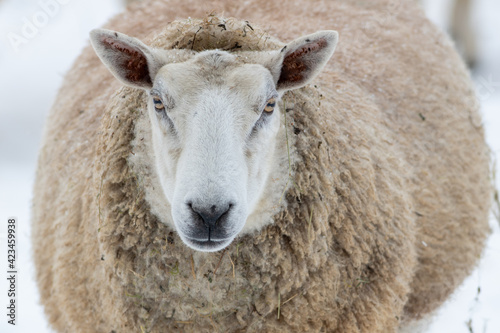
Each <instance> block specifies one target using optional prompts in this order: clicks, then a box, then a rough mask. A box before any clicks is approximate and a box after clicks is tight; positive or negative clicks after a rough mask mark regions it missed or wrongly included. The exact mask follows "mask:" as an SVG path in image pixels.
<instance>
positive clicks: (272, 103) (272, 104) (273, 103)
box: [264, 98, 276, 113]
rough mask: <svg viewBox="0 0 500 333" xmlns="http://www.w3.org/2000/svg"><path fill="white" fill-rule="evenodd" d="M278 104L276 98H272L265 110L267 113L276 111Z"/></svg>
mask: <svg viewBox="0 0 500 333" xmlns="http://www.w3.org/2000/svg"><path fill="white" fill-rule="evenodd" d="M275 106H276V99H275V98H271V99H269V100H268V101H267V104H266V107H265V108H264V111H265V112H267V113H271V112H273V111H274V107H275Z"/></svg>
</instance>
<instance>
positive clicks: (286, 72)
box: [278, 38, 327, 84]
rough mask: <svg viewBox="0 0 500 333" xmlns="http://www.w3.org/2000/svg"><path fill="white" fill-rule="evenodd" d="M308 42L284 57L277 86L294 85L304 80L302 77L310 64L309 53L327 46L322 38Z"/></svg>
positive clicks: (306, 72)
mask: <svg viewBox="0 0 500 333" xmlns="http://www.w3.org/2000/svg"><path fill="white" fill-rule="evenodd" d="M306 42H308V43H307V44H305V45H304V46H302V47H299V48H298V49H297V50H295V51H293V52H292V53H290V54H288V55H286V57H285V59H284V60H283V67H282V68H281V75H280V78H279V80H278V84H280V83H285V82H291V83H296V82H300V81H303V80H304V75H307V74H308V72H309V66H308V65H309V63H310V62H311V59H310V53H315V52H316V51H318V50H321V49H323V48H324V47H325V46H326V45H327V41H326V39H324V38H321V39H318V40H315V41H313V42H309V41H307V40H306Z"/></svg>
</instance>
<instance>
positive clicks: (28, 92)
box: [0, 0, 500, 333]
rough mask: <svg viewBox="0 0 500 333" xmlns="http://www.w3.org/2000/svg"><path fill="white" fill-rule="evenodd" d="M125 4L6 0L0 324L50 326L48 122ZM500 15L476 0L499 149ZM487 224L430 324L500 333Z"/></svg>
mask: <svg viewBox="0 0 500 333" xmlns="http://www.w3.org/2000/svg"><path fill="white" fill-rule="evenodd" d="M50 3H51V4H52V5H49V4H50ZM54 4H56V5H54ZM449 4H450V0H432V1H431V0H427V1H426V9H427V12H428V14H429V17H430V18H431V19H432V20H433V21H435V22H436V23H437V24H438V25H439V26H441V27H445V25H446V21H447V20H446V17H447V16H446V12H447V10H448V8H449ZM97 8H98V10H97ZM122 8H123V4H122V1H121V0H108V1H99V0H86V1H83V0H41V1H37V0H25V1H19V0H0V92H1V93H0V101H1V107H0V220H1V222H0V228H1V229H0V243H1V244H0V258H2V260H0V271H1V272H5V271H6V262H5V260H6V258H5V253H6V242H5V233H6V223H7V218H8V217H11V216H14V217H16V218H17V219H18V233H17V236H18V266H19V270H18V271H19V281H18V284H17V289H18V291H19V294H18V299H17V302H18V303H17V305H18V309H17V315H18V317H17V320H18V321H17V325H16V326H15V327H13V326H11V325H8V324H7V323H6V322H7V318H6V306H7V295H6V290H7V280H6V278H4V277H3V276H4V273H1V276H2V277H1V278H0V309H3V310H1V311H0V332H5V333H9V332H15V333H21V332H40V333H43V332H51V330H50V329H49V328H48V326H47V321H46V320H45V318H44V316H43V312H42V309H41V307H40V306H39V305H38V292H37V290H36V286H35V283H34V279H33V277H34V269H33V264H32V260H31V257H30V254H31V245H30V238H29V235H30V226H29V223H30V205H31V195H32V194H31V187H32V184H33V180H34V170H35V162H36V154H37V150H38V145H39V140H40V136H41V129H42V124H43V122H44V118H45V116H46V114H47V112H48V110H49V108H50V106H51V104H52V102H53V100H54V97H55V94H56V92H57V89H58V87H59V85H60V84H61V81H62V78H63V75H64V73H65V72H66V71H67V70H68V69H69V67H70V66H71V63H72V62H73V60H74V59H75V58H76V56H77V55H78V54H79V53H80V51H81V49H82V48H83V46H84V45H85V44H86V43H87V36H88V31H89V30H90V29H92V28H95V27H98V26H100V25H102V24H103V23H104V22H105V21H106V20H107V19H108V18H109V17H111V16H112V15H114V14H116V13H118V12H119V11H121V10H122ZM44 13H46V14H44ZM47 13H48V14H47ZM498 14H500V1H498V0H477V1H475V7H474V22H475V27H476V29H477V33H478V41H479V51H480V62H479V66H478V68H477V70H476V71H475V72H474V74H473V77H474V80H475V82H476V89H477V91H478V95H479V98H480V100H481V103H482V113H483V116H484V123H485V126H486V130H487V140H488V142H489V144H490V145H491V147H492V150H493V151H494V152H495V153H496V154H497V155H499V156H500V127H499V126H500V60H499V59H500V38H499V37H498V31H500V20H499V19H498ZM35 24H36V25H35ZM23 29H24V31H23ZM11 32H13V33H16V34H17V35H18V36H21V37H22V38H23V39H19V38H16V37H13V35H12V34H10V35H9V33H11ZM12 41H14V42H13V43H12ZM499 164H500V162H499ZM497 174H498V172H497ZM499 185H500V184H499ZM491 227H492V229H493V234H492V236H491V238H490V239H489V242H488V245H487V248H486V251H485V253H484V257H483V259H482V260H481V263H480V265H479V267H478V268H477V269H476V270H475V271H474V273H473V274H472V275H471V276H470V277H469V278H468V279H467V280H466V281H465V283H464V284H463V285H462V286H461V287H460V288H459V289H458V290H457V292H456V293H455V294H454V295H453V297H452V298H451V299H450V300H449V301H448V302H447V303H446V304H445V305H444V306H443V307H442V308H441V309H440V310H439V311H438V312H437V314H436V317H435V319H434V321H433V323H432V325H431V326H430V328H429V330H428V332H431V333H447V332H453V333H455V332H456V333H468V332H469V333H470V332H474V333H498V332H500V316H499V314H500V228H499V223H498V222H497V221H495V220H494V219H493V218H492V219H491Z"/></svg>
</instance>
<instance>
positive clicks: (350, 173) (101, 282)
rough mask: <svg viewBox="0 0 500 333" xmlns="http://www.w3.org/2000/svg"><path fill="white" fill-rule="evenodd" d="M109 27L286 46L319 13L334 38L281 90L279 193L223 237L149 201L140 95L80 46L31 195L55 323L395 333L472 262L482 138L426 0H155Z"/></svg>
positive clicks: (156, 35)
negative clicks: (210, 239)
mask: <svg viewBox="0 0 500 333" xmlns="http://www.w3.org/2000/svg"><path fill="white" fill-rule="evenodd" d="M215 12H219V13H224V16H225V17H236V18H237V19H224V18H222V17H220V16H217V15H215V14H214V13H215ZM207 14H209V15H207ZM188 17H193V18H204V19H202V20H198V19H187V20H186V18H188ZM175 19H183V20H182V21H175V22H173V21H174V20H175ZM240 19H241V20H240ZM259 27H260V28H259ZM106 28H109V29H113V30H116V31H120V32H123V33H126V34H129V35H131V36H135V37H138V38H140V39H143V40H145V41H146V43H148V44H150V45H153V46H155V47H159V48H166V49H167V48H188V49H193V50H197V51H201V50H204V49H213V48H218V49H223V50H227V51H230V52H239V51H245V50H274V49H280V48H281V47H282V46H283V45H284V43H285V42H288V41H290V40H292V39H294V38H296V37H298V36H301V35H305V34H307V33H312V32H314V31H317V30H325V29H332V30H337V31H339V34H340V42H339V46H338V48H337V51H336V53H335V54H334V56H333V57H332V59H331V60H330V62H329V64H328V65H327V66H326V68H325V69H324V71H323V73H322V74H321V75H320V76H319V77H318V78H317V79H316V80H315V81H314V82H313V84H312V85H310V86H307V87H305V88H302V89H299V90H296V91H293V92H290V93H287V94H286V95H285V97H284V103H283V107H282V110H283V111H285V109H286V110H287V113H286V116H287V128H288V135H290V136H292V138H291V139H290V142H293V146H292V147H291V152H292V155H293V161H294V163H293V166H292V169H293V179H294V183H295V184H296V185H295V186H291V187H290V189H289V190H288V191H287V192H286V194H285V197H284V200H286V203H287V204H286V207H285V208H283V210H282V211H281V212H280V213H278V214H277V215H276V216H275V218H274V220H275V221H274V224H272V225H269V226H267V227H265V228H264V229H263V230H261V231H259V232H256V233H254V234H251V235H245V236H242V237H239V238H237V239H236V240H235V241H234V242H233V244H232V245H230V246H229V247H228V248H227V249H226V250H224V251H223V252H218V253H199V252H194V251H192V250H191V249H189V248H187V247H186V246H185V245H184V244H183V243H182V241H181V240H180V239H179V237H178V236H177V235H176V233H175V231H173V230H171V229H170V228H168V227H167V226H165V225H163V224H162V223H160V222H159V221H158V218H157V217H156V216H154V215H153V214H152V213H151V212H150V209H149V206H148V203H147V202H146V200H145V195H144V187H143V184H144V179H143V178H142V177H143V175H141V174H137V173H136V172H135V170H134V169H133V168H132V167H131V166H130V163H129V159H130V157H131V156H132V155H133V154H134V146H133V145H132V142H133V141H134V140H141V138H137V137H136V131H135V125H136V122H137V119H139V118H140V117H141V116H144V115H145V114H146V104H145V103H146V96H145V93H143V92H141V91H139V90H135V89H132V88H120V83H119V82H118V81H117V80H116V79H114V78H113V77H112V76H111V74H109V73H108V71H107V70H106V69H105V68H104V66H103V65H102V64H101V63H100V61H99V59H98V58H97V56H96V55H95V54H94V52H93V50H91V49H90V48H89V47H87V48H86V49H85V50H84V51H83V53H82V55H81V56H80V57H79V58H78V59H77V61H76V62H75V65H74V66H73V68H72V69H71V71H70V72H69V73H68V74H67V76H66V78H65V81H64V84H63V87H62V88H61V90H60V92H59V95H58V98H57V100H56V103H55V104H54V107H53V109H52V111H51V113H50V115H49V119H48V121H47V124H46V127H45V133H44V142H43V146H42V150H41V153H40V159H39V167H38V171H37V181H36V184H35V194H34V197H35V198H36V199H35V200H34V207H33V221H34V222H33V241H34V251H35V262H36V265H37V278H38V282H39V287H40V290H41V298H42V303H43V304H44V306H45V309H46V313H47V315H48V316H49V320H50V322H51V324H52V325H53V326H54V328H56V329H57V330H58V331H60V332H96V331H98V332H101V331H102V332H112V331H115V332H127V331H134V332H141V330H142V331H144V332H165V331H168V332H169V331H174V330H175V329H182V330H183V331H186V332H208V331H213V330H216V331H221V332H232V331H249V332H253V331H264V332H276V331H290V332H306V331H313V332H319V331H325V332H390V331H395V330H397V328H398V327H399V326H400V325H402V324H404V323H405V321H407V320H411V319H415V318H420V317H422V316H423V315H425V314H428V313H429V312H431V311H433V310H434V309H436V308H437V307H438V306H439V305H440V304H441V303H442V302H443V301H444V300H445V299H446V298H447V297H448V296H449V294H450V293H451V292H452V291H453V290H454V289H455V288H456V286H457V285H459V284H460V283H461V282H462V281H463V279H464V278H465V277H466V276H467V275H468V274H469V273H470V271H471V270H472V269H473V267H474V264H475V262H476V261H477V259H478V258H479V256H480V254H481V250H482V248H483V245H484V240H485V238H486V236H487V233H488V227H487V215H488V208H489V195H490V192H489V190H490V185H489V177H488V175H489V169H488V162H489V157H488V149H487V147H486V145H485V143H484V133H483V128H482V126H481V120H480V118H479V115H478V110H477V108H478V106H477V103H476V100H475V97H474V93H473V90H472V87H471V84H470V79H469V78H468V75H467V72H466V69H465V67H464V65H463V63H462V62H461V61H460V59H459V57H458V55H457V54H456V52H455V51H454V50H453V49H452V45H451V42H450V41H449V39H448V38H447V37H445V36H444V35H443V34H442V33H441V32H439V31H437V29H436V28H435V27H433V26H432V25H431V24H430V23H429V22H428V21H427V20H426V19H425V18H424V15H423V13H422V12H421V11H420V9H418V8H417V7H416V6H415V5H414V4H413V2H410V1H409V2H394V1H370V2H360V1H341V0H336V1H300V2H299V1H287V0H285V1H280V2H272V1H252V0H250V1H246V2H245V3H237V2H234V1H205V2H203V3H199V2H198V1H193V0H183V1H181V0H172V1H146V2H141V3H137V4H134V5H133V6H131V7H130V8H129V9H128V10H127V11H126V12H125V13H123V14H120V15H118V16H117V17H116V18H114V19H113V20H111V21H110V23H109V24H108V25H106Z"/></svg>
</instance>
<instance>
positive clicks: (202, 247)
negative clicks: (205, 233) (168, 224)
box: [179, 233, 234, 252]
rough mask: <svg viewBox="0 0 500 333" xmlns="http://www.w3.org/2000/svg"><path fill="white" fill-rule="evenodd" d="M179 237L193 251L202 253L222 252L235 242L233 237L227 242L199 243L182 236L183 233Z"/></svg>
mask: <svg viewBox="0 0 500 333" xmlns="http://www.w3.org/2000/svg"><path fill="white" fill-rule="evenodd" d="M179 236H180V237H181V239H182V241H183V242H184V244H186V245H187V246H188V247H190V248H191V249H193V250H196V251H200V252H217V251H220V250H222V249H224V248H226V247H227V246H229V244H231V243H232V242H233V240H234V237H232V238H228V239H225V240H217V241H198V240H196V239H192V238H188V237H186V236H184V235H182V233H179Z"/></svg>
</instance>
